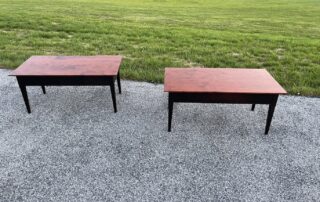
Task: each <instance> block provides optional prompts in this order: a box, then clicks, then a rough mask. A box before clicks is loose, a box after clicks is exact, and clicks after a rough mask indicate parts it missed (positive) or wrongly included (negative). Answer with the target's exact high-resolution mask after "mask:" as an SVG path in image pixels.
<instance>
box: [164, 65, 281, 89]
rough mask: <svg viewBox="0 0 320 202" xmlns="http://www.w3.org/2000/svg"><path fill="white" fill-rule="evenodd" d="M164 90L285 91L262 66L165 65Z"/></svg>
mask: <svg viewBox="0 0 320 202" xmlns="http://www.w3.org/2000/svg"><path fill="white" fill-rule="evenodd" d="M164 91H165V92H176V93H178V92H186V93H248V94H286V93H287V92H286V91H285V90H284V89H283V88H282V87H281V86H280V85H279V83H278V82H277V81H276V80H275V79H274V78H273V77H272V76H271V75H270V74H269V72H268V71H267V70H265V69H233V68H166V69H165V80H164Z"/></svg>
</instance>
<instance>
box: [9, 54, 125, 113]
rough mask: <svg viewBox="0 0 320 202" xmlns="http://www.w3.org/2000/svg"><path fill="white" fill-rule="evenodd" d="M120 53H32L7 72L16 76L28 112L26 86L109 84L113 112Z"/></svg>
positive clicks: (118, 77)
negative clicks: (114, 54)
mask: <svg viewBox="0 0 320 202" xmlns="http://www.w3.org/2000/svg"><path fill="white" fill-rule="evenodd" d="M121 61H122V57H121V56H104V55H102V56H32V57H30V58H29V59H28V60H27V61H25V62H24V63H23V64H22V65H20V66H19V67H18V68H17V69H16V70H15V71H14V72H13V73H12V74H11V75H10V76H16V77H17V80H18V84H19V87H20V90H21V93H22V96H23V99H24V102H25V104H26V107H27V111H28V113H31V110H30V105H29V100H28V95H27V89H26V87H27V86H41V87H42V90H43V93H44V94H45V93H46V91H45V86H97V85H99V86H110V89H111V95H112V101H113V108H114V112H117V104H116V95H115V87H114V82H115V80H117V82H118V88H119V93H121V84H120V64H121Z"/></svg>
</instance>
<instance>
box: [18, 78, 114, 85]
mask: <svg viewBox="0 0 320 202" xmlns="http://www.w3.org/2000/svg"><path fill="white" fill-rule="evenodd" d="M17 79H18V80H19V82H21V84H23V85H26V86H97V85H111V83H113V82H114V81H115V79H116V76H17Z"/></svg>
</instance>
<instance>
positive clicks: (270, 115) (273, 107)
mask: <svg viewBox="0 0 320 202" xmlns="http://www.w3.org/2000/svg"><path fill="white" fill-rule="evenodd" d="M277 101H278V95H275V96H274V98H273V99H272V101H271V103H270V104H269V110H268V117H267V124H266V129H265V134H266V135H267V134H268V132H269V129H270V125H271V120H272V117H273V112H274V109H275V108H276V104H277Z"/></svg>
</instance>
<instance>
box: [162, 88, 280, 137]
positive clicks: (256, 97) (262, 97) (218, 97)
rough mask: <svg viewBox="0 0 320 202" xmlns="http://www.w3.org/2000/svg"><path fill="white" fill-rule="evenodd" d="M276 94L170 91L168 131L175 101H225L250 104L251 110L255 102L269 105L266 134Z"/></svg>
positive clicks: (276, 97)
mask: <svg viewBox="0 0 320 202" xmlns="http://www.w3.org/2000/svg"><path fill="white" fill-rule="evenodd" d="M278 96H279V95H278V94H241V93H170V92H169V106H168V112H169V113H168V132H170V131H171V123H172V114H173V104H174V103H175V102H190V103H225V104H252V108H251V110H252V111H253V110H254V108H255V105H256V104H267V105H269V110H268V116H267V123H266V127H265V134H268V132H269V129H270V125H271V120H272V117H273V112H274V109H275V107H276V104H277V100H278Z"/></svg>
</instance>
